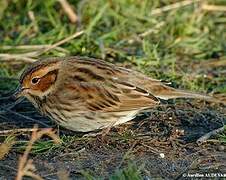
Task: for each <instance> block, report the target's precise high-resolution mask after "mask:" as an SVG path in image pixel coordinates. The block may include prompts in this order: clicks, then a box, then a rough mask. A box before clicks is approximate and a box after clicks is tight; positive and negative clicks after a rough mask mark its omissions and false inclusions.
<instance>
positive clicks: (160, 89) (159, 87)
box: [149, 83, 225, 103]
mask: <svg viewBox="0 0 226 180" xmlns="http://www.w3.org/2000/svg"><path fill="white" fill-rule="evenodd" d="M149 90H150V92H151V93H152V94H153V95H154V96H156V97H158V98H160V99H164V100H168V99H176V98H193V99H202V100H206V101H210V102H217V103H225V102H222V101H221V100H219V99H217V98H215V97H212V96H209V95H205V94H201V93H194V92H190V91H185V90H179V89H174V88H172V87H169V86H166V85H164V84H162V83H161V84H156V85H154V86H152V87H150V89H149Z"/></svg>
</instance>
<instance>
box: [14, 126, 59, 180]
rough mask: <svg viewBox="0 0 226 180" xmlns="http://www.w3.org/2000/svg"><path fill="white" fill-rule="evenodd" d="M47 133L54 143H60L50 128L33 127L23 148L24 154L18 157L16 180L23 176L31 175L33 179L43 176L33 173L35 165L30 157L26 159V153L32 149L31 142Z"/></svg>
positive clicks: (40, 178) (40, 179) (20, 179)
mask: <svg viewBox="0 0 226 180" xmlns="http://www.w3.org/2000/svg"><path fill="white" fill-rule="evenodd" d="M44 135H47V136H49V137H51V138H52V139H53V140H54V142H55V143H60V139H59V137H58V136H57V135H56V134H55V132H54V131H53V130H52V129H42V130H38V128H37V127H34V131H33V132H32V135H31V139H30V141H29V142H28V145H27V147H26V149H25V152H24V154H23V155H22V156H21V157H20V158H19V164H18V172H17V176H16V180H22V179H23V177H24V176H28V177H31V178H33V179H37V180H42V179H43V178H42V177H41V176H39V175H37V174H35V170H36V169H35V166H34V164H33V161H32V160H31V159H28V155H29V153H30V152H31V150H32V146H33V144H34V143H35V142H36V141H37V140H39V139H40V138H42V136H44Z"/></svg>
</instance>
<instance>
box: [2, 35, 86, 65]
mask: <svg viewBox="0 0 226 180" xmlns="http://www.w3.org/2000/svg"><path fill="white" fill-rule="evenodd" d="M83 33H84V31H79V32H76V33H74V34H73V35H71V36H69V37H67V38H65V39H63V40H61V41H59V42H56V43H55V44H53V45H48V46H46V45H44V46H46V48H44V50H43V49H41V50H39V51H32V52H28V53H21V54H9V53H5V54H4V53H2V54H0V59H1V61H9V62H12V60H18V61H20V62H25V63H32V62H35V61H36V60H37V59H36V58H37V57H38V56H39V55H41V54H43V53H46V52H48V51H50V50H52V49H56V48H58V46H60V45H62V44H64V43H66V42H68V41H70V40H72V39H74V38H76V37H78V36H80V35H82V34H83ZM6 48H8V47H6ZM20 48H21V47H20ZM13 62H14V61H13Z"/></svg>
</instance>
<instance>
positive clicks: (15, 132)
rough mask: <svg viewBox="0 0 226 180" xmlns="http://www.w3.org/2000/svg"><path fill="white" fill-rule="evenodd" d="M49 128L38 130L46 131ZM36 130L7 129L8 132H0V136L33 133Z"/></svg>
mask: <svg viewBox="0 0 226 180" xmlns="http://www.w3.org/2000/svg"><path fill="white" fill-rule="evenodd" d="M46 129H51V128H40V129H39V130H46ZM34 131H36V129H34V128H20V129H9V130H2V131H0V135H8V134H17V133H19V134H22V133H27V132H34Z"/></svg>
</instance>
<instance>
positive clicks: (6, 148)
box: [0, 136, 15, 160]
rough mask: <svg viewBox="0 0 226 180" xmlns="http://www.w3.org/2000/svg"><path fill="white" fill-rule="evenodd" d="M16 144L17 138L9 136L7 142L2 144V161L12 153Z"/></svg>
mask: <svg viewBox="0 0 226 180" xmlns="http://www.w3.org/2000/svg"><path fill="white" fill-rule="evenodd" d="M14 143H15V136H8V137H7V138H6V140H5V141H4V142H3V143H2V144H0V160H1V159H3V158H4V157H5V156H6V155H7V154H8V153H9V151H10V149H11V147H12V146H13V144H14Z"/></svg>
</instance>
